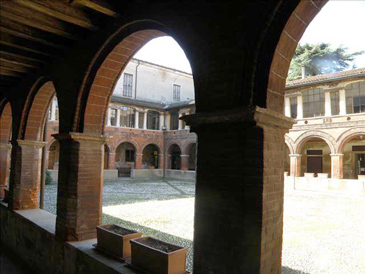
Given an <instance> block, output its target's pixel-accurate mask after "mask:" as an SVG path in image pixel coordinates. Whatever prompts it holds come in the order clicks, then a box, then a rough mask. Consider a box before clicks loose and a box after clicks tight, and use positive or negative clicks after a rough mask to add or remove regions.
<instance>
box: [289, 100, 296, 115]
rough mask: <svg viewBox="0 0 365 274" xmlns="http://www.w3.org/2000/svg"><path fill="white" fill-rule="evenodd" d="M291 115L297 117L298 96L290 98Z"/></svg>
mask: <svg viewBox="0 0 365 274" xmlns="http://www.w3.org/2000/svg"><path fill="white" fill-rule="evenodd" d="M290 117H291V118H294V119H295V118H297V97H291V98H290Z"/></svg>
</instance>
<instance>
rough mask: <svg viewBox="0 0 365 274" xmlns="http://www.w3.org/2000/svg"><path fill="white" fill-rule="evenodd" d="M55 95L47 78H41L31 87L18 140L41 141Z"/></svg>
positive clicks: (51, 83) (53, 88)
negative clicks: (49, 108)
mask: <svg viewBox="0 0 365 274" xmlns="http://www.w3.org/2000/svg"><path fill="white" fill-rule="evenodd" d="M55 93H56V91H55V87H54V85H53V82H52V81H50V80H49V79H47V78H41V79H39V80H38V81H37V82H36V83H35V84H34V85H33V87H32V89H31V91H30V93H29V96H28V98H27V102H26V106H25V108H24V110H23V113H22V118H21V124H20V132H19V139H24V140H33V141H41V140H42V139H43V131H44V123H45V122H46V119H47V115H48V112H47V110H48V107H49V105H50V103H51V101H52V98H53V96H54V95H55Z"/></svg>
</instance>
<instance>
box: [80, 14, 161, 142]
mask: <svg viewBox="0 0 365 274" xmlns="http://www.w3.org/2000/svg"><path fill="white" fill-rule="evenodd" d="M167 33H168V31H167V29H166V28H165V27H164V26H162V25H160V24H157V23H156V22H147V21H145V22H139V23H135V24H132V26H123V27H122V28H120V29H119V30H118V31H117V32H116V33H114V34H113V35H112V36H111V37H110V38H109V39H108V40H107V41H106V42H105V43H104V44H103V46H102V48H101V49H100V50H99V52H98V53H97V54H96V56H95V57H94V59H93V60H92V62H91V64H90V66H89V69H88V71H87V72H86V75H85V77H84V79H83V83H82V87H81V91H80V93H79V98H78V104H77V111H76V115H75V121H74V126H73V127H74V129H75V131H79V132H84V133H87V134H91V135H101V134H103V133H104V125H105V119H106V113H107V106H108V105H109V102H110V98H111V95H112V92H113V89H114V86H115V85H116V83H117V81H118V79H119V77H120V75H121V73H122V72H123V70H124V68H125V66H126V65H127V64H128V62H129V60H130V59H131V58H132V57H133V55H134V54H135V53H136V52H137V51H138V50H139V49H140V48H141V47H143V46H144V45H145V44H146V43H147V42H149V41H150V40H152V39H154V38H157V37H161V36H165V35H168V34H167Z"/></svg>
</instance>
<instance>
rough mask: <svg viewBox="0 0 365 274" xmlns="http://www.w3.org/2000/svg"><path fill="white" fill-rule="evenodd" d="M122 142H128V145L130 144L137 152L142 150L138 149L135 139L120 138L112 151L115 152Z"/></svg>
mask: <svg viewBox="0 0 365 274" xmlns="http://www.w3.org/2000/svg"><path fill="white" fill-rule="evenodd" d="M123 144H130V145H132V147H133V148H134V152H135V153H136V154H137V153H142V152H140V150H139V144H138V143H137V142H136V141H134V140H132V139H128V140H120V141H119V142H118V143H117V144H116V145H115V146H114V148H113V149H114V150H113V152H114V153H117V149H118V147H119V146H120V145H123Z"/></svg>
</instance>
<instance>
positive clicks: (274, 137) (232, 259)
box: [186, 107, 293, 274]
mask: <svg viewBox="0 0 365 274" xmlns="http://www.w3.org/2000/svg"><path fill="white" fill-rule="evenodd" d="M227 117H230V118H229V120H227ZM186 121H187V124H189V125H190V126H191V131H192V132H195V133H196V134H197V135H198V140H199V146H198V147H197V150H198V152H197V155H198V165H197V172H196V176H197V181H196V198H195V217H194V218H195V228H194V270H193V272H194V273H195V274H202V273H280V272H281V244H282V235H283V201H284V182H283V173H284V159H285V140H284V134H285V133H286V132H288V131H289V128H291V127H292V125H293V122H292V119H291V118H287V117H285V116H284V115H283V114H282V113H276V112H274V111H270V110H267V109H262V108H258V107H257V108H256V111H255V112H254V113H252V112H250V111H248V110H232V111H230V112H228V111H222V112H219V111H215V112H211V113H206V112H205V113H203V114H199V113H197V114H194V115H191V116H189V117H186ZM232 224H234V225H232ZM222 228H224V234H225V235H234V237H222ZM212 239H215V240H214V249H212ZM233 249H234V250H235V252H216V250H221V251H222V250H233Z"/></svg>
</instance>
